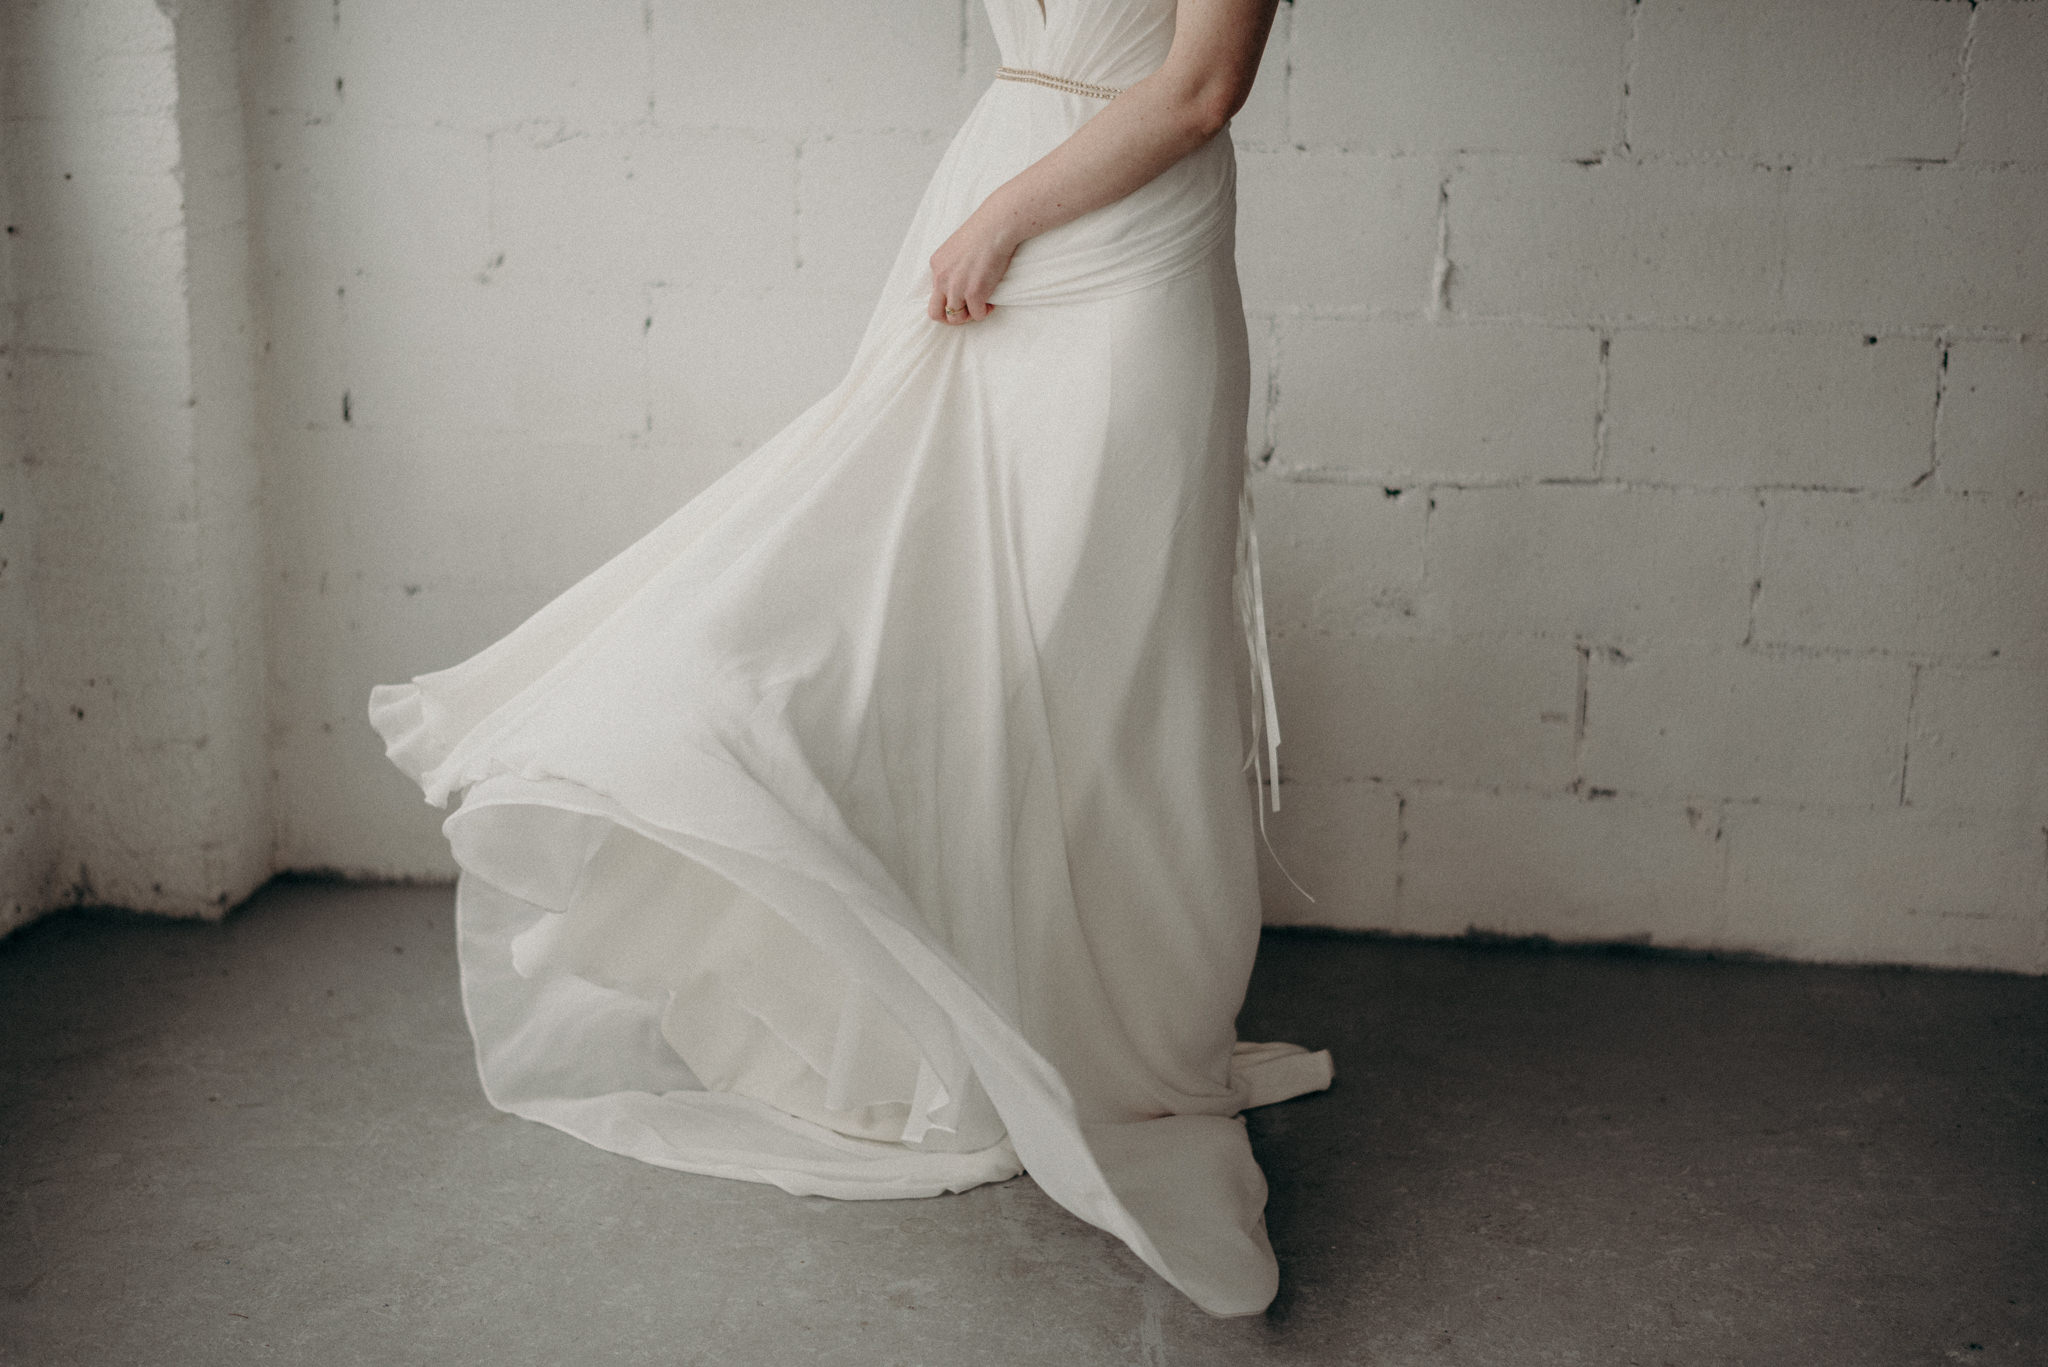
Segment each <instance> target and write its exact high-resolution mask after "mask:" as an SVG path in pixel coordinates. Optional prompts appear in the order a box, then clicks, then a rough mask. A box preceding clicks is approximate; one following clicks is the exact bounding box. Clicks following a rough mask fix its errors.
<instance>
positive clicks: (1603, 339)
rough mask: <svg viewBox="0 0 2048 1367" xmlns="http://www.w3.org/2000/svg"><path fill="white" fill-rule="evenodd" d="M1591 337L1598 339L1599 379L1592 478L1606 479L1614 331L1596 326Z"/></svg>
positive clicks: (1594, 424)
mask: <svg viewBox="0 0 2048 1367" xmlns="http://www.w3.org/2000/svg"><path fill="white" fill-rule="evenodd" d="M1593 335H1594V336H1596V337H1598V338H1599V339H1600V357H1599V362H1598V364H1599V378H1598V379H1597V380H1596V381H1595V385H1594V391H1593V478H1594V479H1596V480H1605V479H1606V478H1607V404H1608V396H1609V392H1610V386H1611V385H1612V384H1613V365H1612V362H1611V360H1610V354H1611V353H1612V351H1613V349H1614V330H1613V329H1612V328H1608V327H1604V326H1596V327H1595V328H1594V329H1593Z"/></svg>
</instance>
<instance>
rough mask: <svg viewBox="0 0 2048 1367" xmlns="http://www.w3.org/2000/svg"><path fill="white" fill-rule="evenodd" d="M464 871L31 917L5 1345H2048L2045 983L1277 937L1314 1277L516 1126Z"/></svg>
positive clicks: (1283, 1228)
mask: <svg viewBox="0 0 2048 1367" xmlns="http://www.w3.org/2000/svg"><path fill="white" fill-rule="evenodd" d="M451 912H452V897H451V894H450V892H449V891H448V890H447V889H446V888H392V887H368V888H364V887H342V886H328V885H318V884H291V883H285V884H276V885H273V886H271V887H270V888H268V889H266V890H264V891H263V892H262V893H260V894H259V895H258V896H257V897H256V898H255V899H253V901H252V902H251V903H250V904H249V905H248V906H246V907H244V908H242V909H240V910H238V911H237V912H236V913H235V914H234V915H232V916H231V917H229V918H228V920H227V921H226V922H225V923H223V924H219V925H201V924H190V923H170V922H161V921H151V920H145V919H140V918H132V917H125V916H119V915H112V914H96V913H72V914H67V915H63V916H59V917H56V918H53V919H50V920H46V921H44V922H40V923H38V924H36V925H33V926H31V927H29V928H28V929H26V930H25V931H23V932H21V933H19V934H17V935H16V936H14V937H12V938H11V939H9V940H7V941H5V942H0V1057H4V1060H5V1073H4V1088H0V1362H5V1363H8V1364H15V1363H35V1364H61V1363H90V1364H102V1363H124V1364H125V1363H134V1364H149V1365H150V1367H156V1365H157V1364H184V1363H192V1364H208V1365H209V1367H214V1365H217V1364H230V1363H264V1364H301V1363H305V1364H322V1365H323V1367H325V1365H327V1364H346V1363H374V1364H399V1363H422V1364H464V1363H490V1364H521V1363H543V1364H561V1363H577V1364H610V1363H705V1364H720V1365H724V1364H733V1365H735V1367H737V1365H739V1364H754V1363H769V1364H783V1363H792V1364H794V1363H814V1362H815V1363H832V1364H839V1363H844V1364H861V1367H869V1365H870V1364H889V1363H904V1364H929V1365H930V1367H941V1365H944V1367H953V1365H954V1364H976V1365H977V1367H980V1365H982V1364H986V1365H988V1367H1008V1365H1009V1364H1039V1363H1044V1364H1059V1365H1060V1367H1086V1365H1087V1364H1096V1363H1105V1364H1106V1363H1141V1364H1152V1365H1153V1367H1157V1365H1159V1364H1239V1363H1374V1364H1381V1363H1384V1364H1400V1365H1401V1367H1407V1365H1408V1364H1439V1363H1441V1364H1482V1363H1484V1364H1507V1365H1511V1367H1525V1365H1532V1364H1543V1363H1585V1364H1646V1365H1647V1364H1709V1363H1788V1364H1861V1363H1872V1364H1908V1363H1950V1362H1966V1363H1983V1364H2009V1363H2029V1364H2041V1363H2048V1320H2044V1293H2048V981H2043V980H2039V979H2022V978H2013V977H2002V976H1992V975H1970V974H1939V973H1919V972H1905V971H1886V970H1848V969H1830V968H1813V967H1795V966H1788V965H1778V964H1761V963H1731V962H1716V961H1706V960H1687V959H1673V958H1661V957H1652V956H1644V955H1602V954H1593V953H1563V952H1545V951H1543V950H1541V949H1540V948H1539V949H1530V948H1527V947H1524V948H1511V947H1498V946H1496V947H1488V946H1483V945H1478V946H1475V945H1470V944H1445V943H1414V942H1395V941H1385V940H1369V939H1355V938H1344V937H1335V936H1317V935H1306V934H1274V935H1271V936H1269V937H1268V939H1267V943H1266V946H1265V950H1264V953H1263V954H1262V956H1261V961H1260V965H1259V970H1258V974H1257V978H1256V980H1255V982H1254V986H1253V991H1252V998H1251V1001H1250V1003H1249V1004H1248V1006H1247V1007H1246V1010H1245V1013H1244V1019H1243V1029H1242V1032H1243V1034H1244V1035H1246V1036H1247V1037H1249V1038H1254V1039H1270V1038H1285V1039H1293V1040H1299V1041H1301V1042H1303V1043H1306V1044H1311V1045H1327V1046H1329V1047H1330V1048H1331V1049H1333V1050H1334V1051H1335V1054H1336V1058H1337V1070H1338V1083H1337V1085H1336V1087H1335V1088H1334V1089H1333V1090H1331V1091H1329V1092H1327V1093H1324V1094H1320V1095H1317V1096H1313V1097H1306V1098H1301V1099H1299V1100H1296V1101H1292V1102H1288V1103H1285V1104H1283V1105H1280V1106H1275V1107H1270V1108H1267V1109H1265V1110H1262V1111H1257V1112H1254V1113H1252V1117H1251V1127H1252V1136H1253V1141H1254V1143H1255V1144H1256V1146H1257V1149H1258V1152H1259V1155H1260V1158H1261V1160H1262V1161H1263V1162H1264V1164H1265V1167H1266V1172H1267V1174H1268V1177H1269V1178H1270V1181H1271V1184H1272V1189H1273V1195H1272V1202H1271V1206H1270V1208H1269V1214H1268V1218H1269V1223H1270V1226H1271V1229H1272V1233H1273V1239H1274V1244H1275V1246H1276V1247H1277V1249H1278V1250H1279V1254H1280V1262H1281V1269H1282V1282H1283V1289H1282V1291H1281V1295H1280V1299H1279V1300H1278V1301H1277V1302H1276V1303H1275V1304H1274V1306H1273V1307H1272V1310H1271V1311H1270V1312H1269V1313H1268V1314H1267V1315H1265V1316H1264V1317H1262V1318H1260V1317H1254V1318H1250V1319H1244V1320H1213V1319H1210V1318H1209V1317H1207V1316H1205V1315H1204V1314H1202V1313H1201V1312H1200V1311H1199V1310H1196V1309H1195V1308H1194V1307H1193V1306H1191V1305H1189V1304H1188V1303H1187V1302H1186V1301H1184V1300H1182V1299H1181V1298H1180V1297H1179V1295H1178V1294H1177V1293H1175V1292H1173V1291H1172V1290H1170V1289H1169V1288H1167V1287H1166V1286H1165V1285H1164V1284H1163V1283H1161V1282H1159V1281H1158V1280H1157V1279H1156V1278H1154V1277H1153V1276H1151V1274H1150V1273H1148V1272H1147V1271H1146V1270H1145V1269H1144V1268H1143V1267H1142V1266H1141V1265H1140V1264H1139V1263H1138V1262H1137V1261H1136V1259H1134V1258H1133V1257H1131V1256H1130V1255H1129V1254H1128V1253H1127V1252H1125V1251H1124V1249H1123V1248H1122V1247H1121V1245H1119V1244H1118V1243H1117V1242H1116V1241H1115V1240H1113V1239H1111V1238H1110V1237H1109V1236H1107V1235H1104V1234H1101V1233H1099V1232H1098V1231H1096V1230H1093V1229H1090V1228H1089V1227H1087V1226H1086V1225H1083V1224H1082V1223H1081V1222H1080V1221H1078V1220H1076V1219H1074V1218H1073V1217H1071V1216H1069V1215H1067V1214H1066V1213H1065V1212H1064V1211H1062V1210H1060V1209H1059V1208H1057V1207H1056V1206H1054V1205H1053V1204H1052V1203H1051V1202H1050V1201H1048V1200H1046V1199H1045V1198H1044V1197H1043V1196H1042V1195H1040V1194H1039V1192H1038V1191H1037V1189H1036V1188H1035V1187H1034V1186H1033V1185H1032V1183H1031V1182H1030V1179H1028V1178H1019V1179H1017V1180H1015V1181H1012V1182H1008V1183H1004V1184H1002V1185H1000V1186H992V1187H983V1188H980V1189H978V1190H976V1191H972V1192H968V1193H965V1194H963V1195H958V1196H948V1197H941V1198H938V1199H935V1200H926V1201H881V1202H859V1203H842V1202H834V1201H829V1200H824V1199H821V1198H808V1199H799V1198H796V1197H791V1196H787V1195H784V1194H783V1193H781V1192H779V1191H776V1190H774V1189H772V1188H768V1187H761V1186H755V1185H752V1184H748V1183H741V1182H730V1181H721V1180H719V1179H716V1178H708V1177H693V1176H688V1175H685V1174H680V1173H672V1172H666V1171H663V1170H660V1169H656V1168H652V1167H648V1166H646V1165H644V1164H641V1163H636V1162H634V1161H632V1160H629V1159H624V1158H619V1157H616V1156H614V1155H611V1154H607V1153H603V1152H601V1151H599V1150H597V1149H593V1148H590V1147H588V1146H586V1145H584V1144H581V1143H579V1142H577V1141H575V1140H573V1139H570V1138H568V1137H567V1136H565V1135H562V1134H559V1133H557V1132H555V1131H553V1130H550V1129H547V1128H545V1127H543V1126H540V1125H536V1124H532V1123H530V1122H527V1121H522V1120H516V1119H513V1118H511V1117H509V1116H505V1115H501V1114H499V1113H498V1112H496V1111H493V1110H491V1109H490V1107H489V1106H488V1105H486V1104H485V1102H484V1100H483V1097H482V1095H481V1093H480V1092H479V1091H478V1089H477V1085H476V1079H475V1076H474V1074H473V1072H472V1070H471V1061H470V1051H469V1039H468V1035H467V1034H466V1032H465V1030H464V1027H463V1022H462V1015H461V1010H460V1006H459V1003H458V1001H457V997H456V978H455V962H454V947H453V932H452V928H451Z"/></svg>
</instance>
